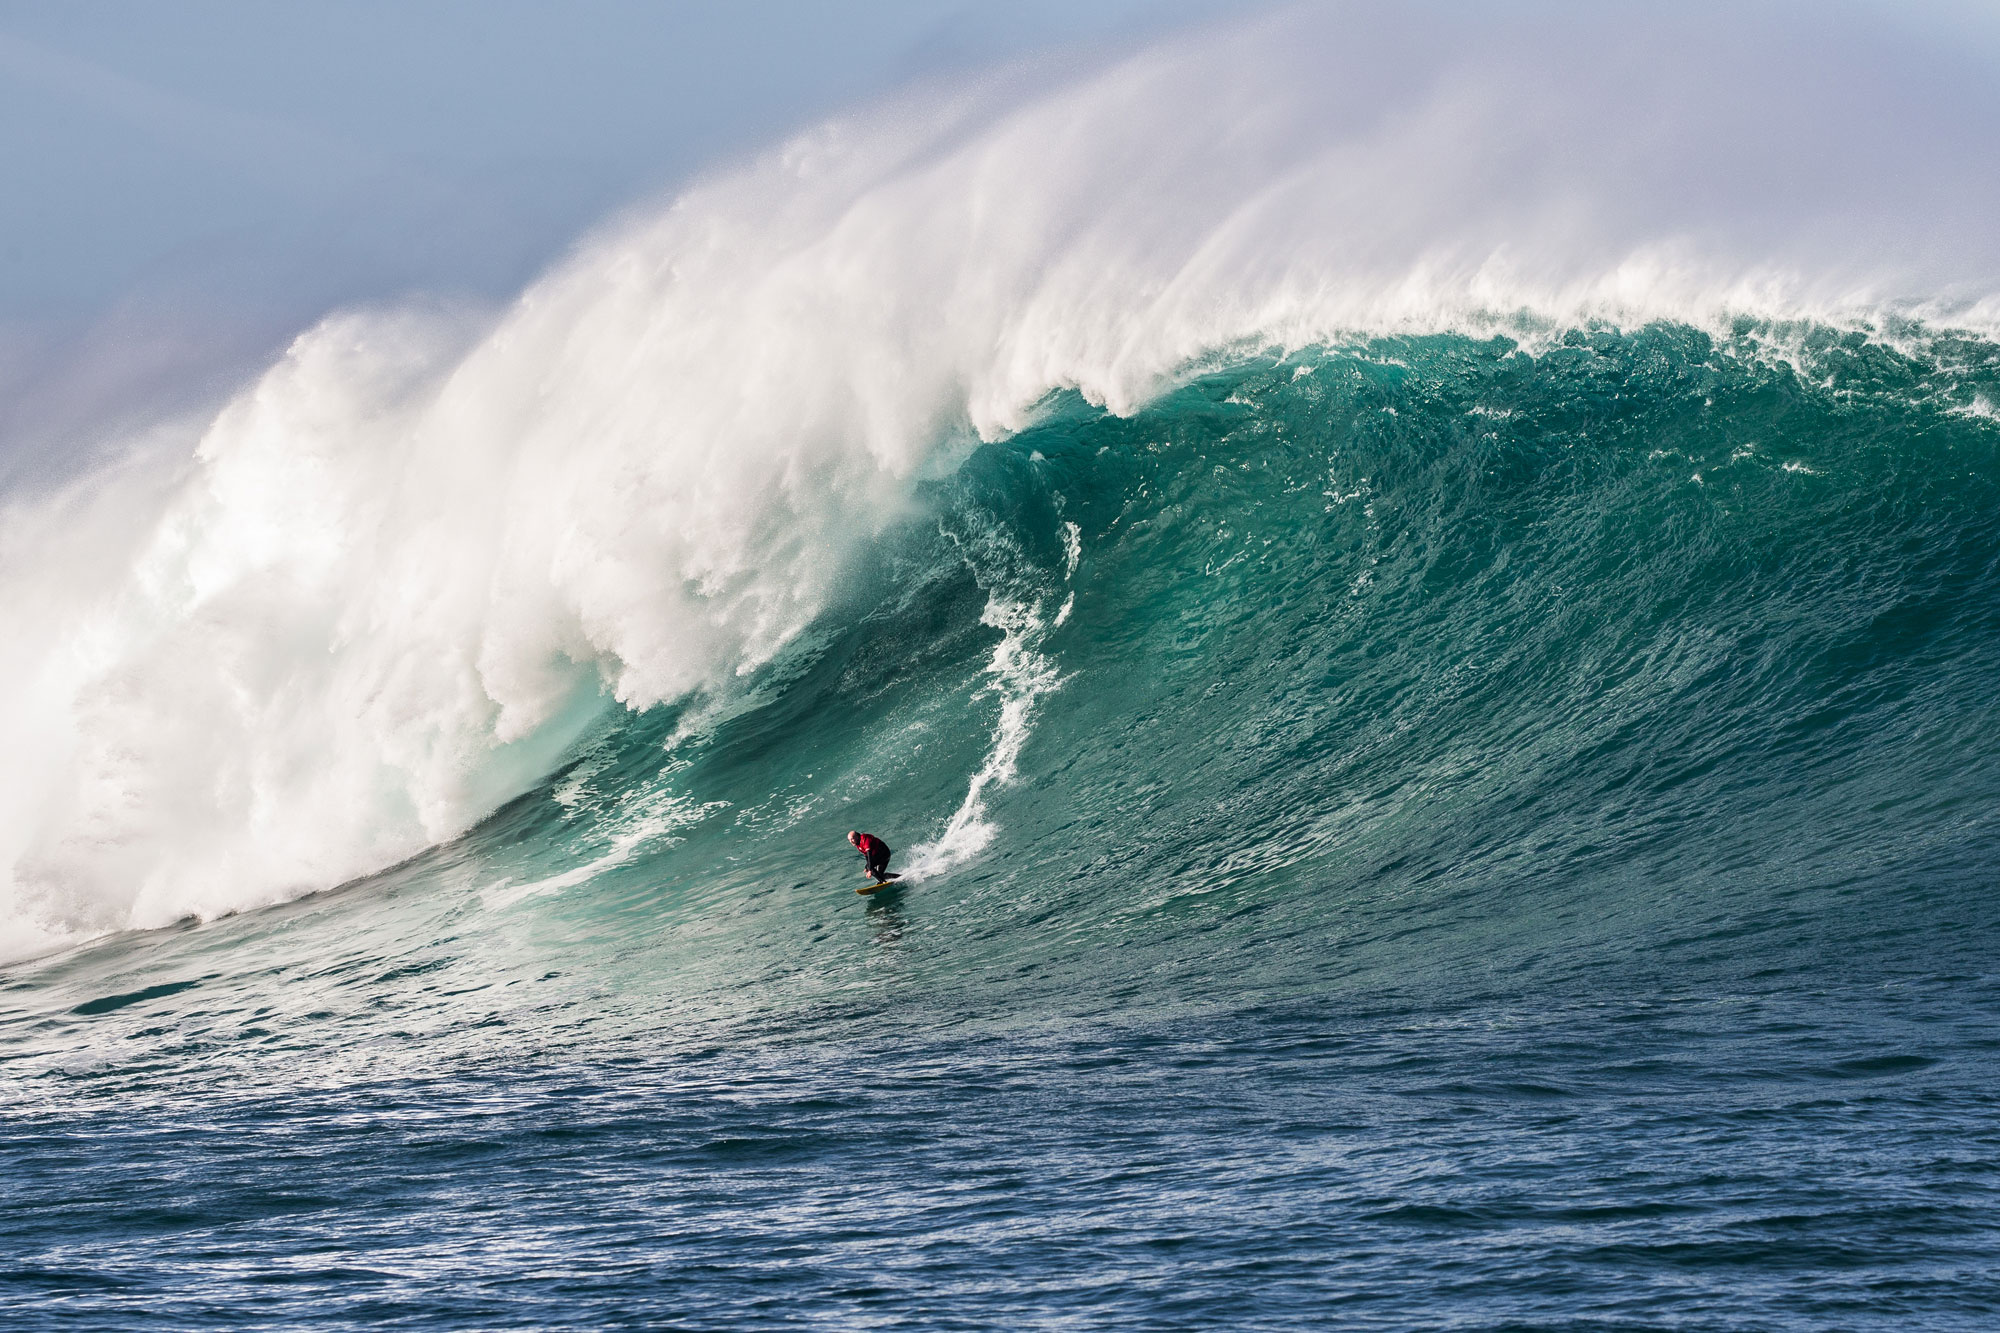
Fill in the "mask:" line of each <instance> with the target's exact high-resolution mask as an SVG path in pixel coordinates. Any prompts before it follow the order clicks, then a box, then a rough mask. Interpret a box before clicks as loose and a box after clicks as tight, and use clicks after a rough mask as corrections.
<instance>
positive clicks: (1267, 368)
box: [0, 324, 2000, 1329]
mask: <svg viewBox="0 0 2000 1333" xmlns="http://www.w3.org/2000/svg"><path fill="white" fill-rule="evenodd" d="M1525 336H1526V335H1520V336H1519V337H1510V338H1500V337H1495V338H1491V339H1483V338H1472V337H1463V336H1427V337H1412V338H1406V339H1376V340H1373V341H1367V342H1363V343H1358V344H1355V345H1351V346H1341V347H1333V348H1319V349H1314V350H1311V351H1308V352H1303V353H1292V354H1287V355H1282V356H1280V355H1277V354H1254V355H1253V354H1241V355H1237V356H1233V357H1231V358H1228V359H1227V360H1226V361H1223V362H1218V363H1217V365H1218V368H1216V369H1214V370H1212V371H1210V372H1209V373H1206V374H1201V375H1198V376H1195V377H1193V378H1191V379H1189V380H1188V381H1186V382H1185V384H1184V385H1183V387H1181V388H1179V389H1178V390H1176V391H1174V392H1172V393H1170V394H1168V395H1167V396H1165V397H1164V398H1162V399H1160V400H1158V401H1156V402H1154V403H1153V404H1152V405H1151V406H1149V407H1147V408H1145V409H1144V410H1142V411H1139V412H1138V413H1136V414H1135V415H1132V416H1129V417H1122V418H1121V417H1116V416H1111V415H1107V414H1105V413H1103V412H1101V411H1098V410H1096V409H1094V408H1091V407H1088V406H1087V405H1085V404H1083V403H1082V402H1080V401H1078V400H1075V399H1073V398H1066V397H1058V398H1055V399H1052V400H1050V401H1049V402H1048V403H1046V404H1044V406H1043V409H1042V411H1041V413H1040V415H1039V418H1038V424H1036V425H1034V426H1033V427H1031V428H1030V429H1027V430H1026V431H1024V432H1022V433H1020V434H1018V435H1016V436H1014V437H1013V438H1011V439H1008V440H1006V441H1005V442H1003V443H998V444H989V445H983V446H979V447H978V448H976V449H975V450H974V451H973V452H972V453H971V454H970V456H969V457H968V458H967V459H966V461H965V462H964V463H963V464H962V466H959V467H958V468H957V469H956V470H955V471H954V472H952V473H951V474H950V475H948V476H945V477H942V478H940V479H938V480H937V481H935V482H934V483H932V484H930V485H929V487H928V489H927V490H926V492H925V493H924V495H923V496H922V497H921V504H920V505H918V506H917V507H916V509H915V510H913V511H912V512H911V513H910V514H909V515H907V516H906V517H905V518H904V519H902V520H901V521H900V522H899V523H898V525H897V526H895V527H894V528H893V529H892V530H891V531H890V533H889V534H888V536H887V537H886V538H885V540H884V541H883V542H881V543H880V544H878V545H877V546H876V547H875V548H873V551H872V554H871V555H870V556H869V557H868V560H867V562H866V567H865V569H864V570H863V572H862V576H861V577H860V578H859V579H858V581H856V583H855V584H854V586H853V589H852V591H851V593H850V594H849V595H848V596H847V597H846V600H845V601H844V603H843V604H842V605H840V606H838V607H837V608H835V610H834V611H833V612H831V613H829V614H827V615H825V616H823V617H821V619H820V621H819V622H818V623H817V624H816V626H815V628H814V630H813V632H812V633H811V634H809V635H807V636H806V638H805V639H803V640H801V641H798V642H796V643H795V644H794V645H793V646H792V647H791V648H790V649H788V650H787V652H786V653H784V654H783V655H781V656H780V657H779V659H778V660H776V661H774V662H772V663H770V664H769V665H768V666H766V667H765V668H764V669H763V670H762V671H761V672H760V673H759V674H758V675H757V676H756V677H755V678H753V679H751V680H749V681H746V682H745V683H744V688H743V689H742V690H741V691H740V692H739V693H737V694H734V695H730V696H728V697H726V698H706V699H703V700H698V701H696V702H694V703H691V704H686V705H681V706H676V707H665V708H656V709H653V710H650V711H647V712H644V713H638V714H633V713H628V712H626V711H624V710H622V709H617V708H607V710H606V711H605V712H604V713H603V714H602V715H601V717H600V720H599V721H598V723H597V724H596V729H595V730H594V731H593V732H592V733H591V734H589V735H588V736H586V737H585V739H584V740H583V741H581V742H580V743H579V744H578V745H577V746H576V748H575V749H574V750H573V751H572V753H571V755H570V756H569V758H568V759H567V760H566V761H565V762H564V764H563V765H562V766H561V767H560V769H559V770H558V771H557V772H555V773H554V774H553V775H552V776H551V777H549V778H548V780H547V781H546V782H544V783H543V784H541V785H540V786H539V787H538V788H537V789H536V790H534V791H532V792H530V793H529V794H528V795H526V796H523V797H521V798H520V799H518V800H515V801H513V802H512V803H511V804H509V805H507V806H506V807H504V808H503V809H502V810H500V811H499V812H498V813H497V814H496V815H494V816H493V817H492V818H490V819H488V820H487V821H486V822H484V823H483V824H482V825H481V826H480V827H478V828H477V829H476V830H475V831H474V832H472V833H471V834H469V835H468V836H466V837H464V838H462V839H460V840H458V841H456V842H454V843H451V844H450V845H447V846H443V847H440V848H436V849H434V850H432V851H430V852H428V853H425V854H424V855H422V856H420V857H418V858H417V859H415V860H414V861H411V862H409V863H407V864H405V865H403V866H401V867H398V868H397V869H394V870H392V871H389V872H387V873H385V874H382V875H379V876H377V877H375V878H372V879H369V880H367V881H364V882H361V883H357V884H353V885H350V886H347V887H345V888H343V889H340V890H338V891H335V892H331V893H326V894H321V895H319V896H316V897H312V898H309V899H306V900H303V901H300V902H295V903H292V904H289V905H284V906H279V907H274V908H269V909H265V910H261V911H256V912H250V913H245V914H242V915H239V916H234V917H228V918H225V919H222V920H218V921H214V922H209V923H206V924H195V923H187V924H184V925H182V926H180V927H177V928H173V929H169V930H165V931H157V932H150V933H144V934H137V935H122V936H115V937H112V938H109V939H106V940H103V941H100V942H98V943H95V944H92V945H89V946H87V947H84V948H82V949H79V950H74V951H71V952H69V953H66V954H62V955H59V956H56V957H53V958H49V959H44V960H42V961H39V962H33V963H27V964H20V965H16V966H14V967H12V968H11V969H9V970H8V972H7V973H6V974H5V979H4V985H5V990H4V1001H0V1006H4V1007H0V1018H3V1019H4V1027H0V1040H4V1047H0V1052H4V1057H5V1060H6V1069H7V1077H6V1082H5V1085H4V1103H0V1115H4V1120H0V1145H3V1146H0V1150H4V1154H5V1163H6V1165H5V1172H4V1177H0V1180H4V1184H0V1191H4V1194H0V1201H3V1202H4V1211H0V1237H4V1250H5V1252H6V1253H7V1255H8V1256H9V1258H8V1261H7V1264H6V1266H5V1267H6V1273H5V1276H6V1287H5V1294H4V1296H0V1301H4V1304H5V1309H6V1312H7V1319H8V1323H9V1325H10V1326H12V1327H20V1328H30V1327H50V1328H55V1327H104V1328H169V1327H171V1328H180V1327H204V1328H232V1327H282V1326H292V1325H304V1324H312V1325H317V1326H329V1327H357V1328H359V1327H368V1328H381V1327H410V1328H444V1327H482V1328H515V1327H618V1326H640V1325H644V1326H676V1327H690V1328H724V1327H729V1328H741V1327H759V1326H769V1325H776V1324H780V1323H789V1322H795V1321H808V1320H821V1321H826V1322H832V1323H838V1324H841V1325H847V1326H872V1325H882V1326H897V1327H927V1328H928V1327H939V1328H951V1327H1035V1326H1057V1325H1078V1324H1090V1325H1103V1326H1131V1327H1159V1328H1166V1327H1186V1326H1210V1327H1242V1328H1254V1327H1299V1326H1305V1325H1331V1326H1343V1327H1356V1328H1369V1327H1385V1328H1410V1327H1463V1328H1593V1327H1596V1328H1718V1327H1728V1328H1764V1329H1824V1328H1884V1329H1888V1328H1898V1329H1901V1328H1914V1327H1923V1328H1932V1329H1953V1328H1963V1329H1985V1328H1990V1327H1992V1326H1993V1325H1994V1323H1995V1321H1996V1319H2000V1279H1996V1278H1995V1276H1994V1274H1995V1273H1996V1272H2000V1230H1996V1225H1995V1223H1994V1220H1993V1219H1994V1217H1995V1216H1996V1207H2000V1168H1996V1166H1995V1162H1996V1160H2000V1086H1996V1081H1995V1079H1994V1076H1993V1069H1994V1060H1995V1056H1996V1051H2000V1027H1996V1024H1995V1016H1996V1007H2000V985H1996V979H1995V976H1994V974H1993V971H1992V959H1993V957H1994V956H1995V947H1996V944H2000V910H1996V907H1995V898H1994V894H1993V871H1994V868H1995V866H1996V865H2000V823H1996V819H1995V808H1996V798H2000V767H1996V760H2000V714H1996V705H2000V655H1996V653H1995V651H1994V645H1995V643H1996V641H2000V640H1997V639H1996V631H2000V458H1996V452H2000V426H1996V424H1995V419H1994V418H1995V411H1994V404H1995V403H1996V402H2000V347H1996V346H1994V345H1993V344H1991V343H1987V342H1983V341H1979V340H1977V339H1972V338H1961V337H1954V336H1948V335H1941V334H1937V333H1934V332H1924V331H1922V330H1904V331H1902V332H1900V333H1897V334H1896V335H1895V336H1890V334H1889V333H1887V332H1884V331H1881V330H1877V331H1875V332H1874V333H1873V334H1868V333H1864V332H1859V331H1840V330H1831V329H1827V328H1824V327H1812V326H1801V327H1797V328H1775V327H1770V326H1757V327H1752V326H1748V325H1745V326H1743V327H1740V328H1738V329H1737V330H1735V331H1734V332H1733V333H1727V334H1725V333H1719V332H1718V333H1711V332H1701V331H1697V330H1695V329H1692V328H1689V327H1685V326H1679V325H1672V324H1662V325H1654V326H1649V327H1644V328H1639V329H1634V330H1627V331H1622V332H1621V331H1616V330H1611V329H1597V330H1588V329H1586V330H1582V331H1572V332H1567V333H1564V332H1560V331H1556V332H1550V333H1545V334H1541V335H1537V336H1536V337H1535V338H1534V339H1532V340H1530V341H1522V340H1521V338H1524V337H1525ZM856 827H859V828H866V829H871V830H874V831H876V832H878V833H880V834H882V835H883V836H884V837H886V838H887V839H888V840H889V841H890V842H891V843H893V844H894V845H896V846H897V847H898V848H899V849H901V850H899V854H898V855H899V860H898V864H908V865H912V866H914V867H915V869H914V873H913V874H912V875H911V877H910V879H909V880H908V881H907V882H906V884H905V885H904V886H902V887H899V888H897V889H895V890H892V891H890V892H887V893H884V894H882V895H880V896H878V897H875V898H872V899H864V898H861V897H857V896H855V895H854V894H853V893H852V892H851V891H850V890H851V889H852V887H853V886H854V885H855V884H857V883H859V882H860V879H859V867H858V865H857V864H856V860H855V858H854V857H853V855H852V853H851V852H849V851H848V849H847V848H846V846H845V844H844V842H843V840H842V839H843V834H844V833H845V832H846V831H847V830H848V829H849V828H856Z"/></svg>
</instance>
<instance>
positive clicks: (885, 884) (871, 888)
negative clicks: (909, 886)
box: [855, 875, 902, 895]
mask: <svg viewBox="0 0 2000 1333" xmlns="http://www.w3.org/2000/svg"><path fill="white" fill-rule="evenodd" d="M896 878H897V879H901V878H902V876H900V875H898V876H897V877H896ZM895 884H896V880H894V879H878V880H876V881H875V882H874V883H873V884H870V885H867V886H866V887H864V888H859V889H856V890H855V892H856V893H859V894H863V895H867V894H870V893H878V892H880V891H881V890H883V889H888V888H894V887H895Z"/></svg>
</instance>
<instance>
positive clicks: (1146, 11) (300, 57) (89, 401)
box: [0, 0, 1246, 476]
mask: <svg viewBox="0 0 2000 1333" xmlns="http://www.w3.org/2000/svg"><path fill="white" fill-rule="evenodd" d="M1231 7H1232V6H1230V5H1228V4H1226V3H1223V2H1222V0H1008V3H1006V4H1004V5H999V4H980V3H966V2H964V0H866V2H856V3H810V2H808V0H734V2H733V3H729V4H720V3H706V4H692V3H674V2H672V0H562V3H553V2H552V0H339V3H313V2H310V0H285V2H284V3H271V2H270V0H174V2H173V3H171V4H165V3H157V2H156V0H64V3H60V4H57V3H49V2H48V0H0V182H4V186H3V187H0V476H4V474H6V473H8V472H15V473H18V472H19V471H20V469H21V467H22V466H23V464H22V460H23V459H24V458H31V457H39V458H42V459H43V460H47V459H49V458H56V459H60V458H62V457H65V456H74V455H77V454H78V453H79V452H81V451H87V449H88V447H89V444H90V442H91V441H92V440H95V439H99V438H102V437H103V436H105V435H107V434H110V433H115V431H116V429H117V422H118V420H119V418H120V417H121V415H129V414H132V413H138V414H140V415H141V416H157V415H159V414H160V413H161V412H162V411H171V410H173V409H174V408H176V407H179V408H184V409H194V408H198V407H199V406H200V405H202V404H203V403H205V402H207V401H209V400H211V399H212V398H214V397H215V396H216V395H217V394H219V393H221V392H224V391H225V390H226V388H227V387H228V386H229V385H230V384H233V383H236V382H237V381H238V380H240V377H241V376H242V374H243V373H244V370H245V369H246V367H248V366H250V365H253V364H256V363H259V362H261V361H262V360H265V359H268V357H269V355H270V354H271V353H272V352H273V351H274V350H275V349H276V348H278V347H281V346H282V345H283V343H284V342H285V341H286V340H287V339H288V338H289V337H290V336H291V335H292V334H293V333H295V332H296V331H297V330H298V329H299V328H300V327H302V326H304V325H305V324H308V323H310V322H311V321H312V320H313V319H315V318H316V317H317V316H318V315H320V314H322V313H324V312H325V311H327V310H329V309H333V308H336V307H339V306H342V305H347V304H353V303H360V302H368V301H375V300H384V299H391V298H394V297H397V296H399V295H402V294H405V293H409V292H412V291H425V292H437V293H441V294H445V295H451V296H471V297H475V298H484V299H494V300H498V299H504V298H505V297H506V296H508V295H509V294H511V293H513V292H515V291H517V290H519V289H520V287H521V286H522V285H524V284H525V283H526V281H527V280H528V279H530V278H531V277H532V276H533V275H534V274H535V273H536V272H538V271H540V270H541V269H542V268H544V267H545V266H546V265H547V264H548V263H549V262H550V261H551V260H552V259H553V258H555V257H556V256H558V255H559V254H561V253H562V251H563V250H564V249H565V248H566V247H567V246H568V245H570V244H571V243H573V242H574V241H575V240H576V239H577V238H578V237H579V236H581V235H582V234H583V233H585V232H587V231H588V230H589V229H590V227H591V226H592V225H593V224H594V223H596V222H598V221H600V220H602V219H603V218H605V217H606V216H608V215H610V214H611V213H613V212H614V211H615V210H617V209H618V208H620V207H621V206H624V205H627V204H630V203H632V202H635V201H638V200H642V199H645V198H647V197H650V196H653V195H657V194H660V193H662V192H665V191H668V190H671V188H672V187H673V186H674V185H675V184H676V183H677V182H680V181H683V180H685V179H687V178H688V176H689V175H690V173H693V172H696V171H699V170H700V169H702V168H703V167H704V166H710V165H714V164H717V163H720V162H726V161H727V160H729V159H730V158H731V157H733V156H736V155H740V154H744V153H748V152H751V151H754V150H755V149H757V148H759V147H761V146H763V145H765V144H768V143H770V142H772V141H773V140H775V139H778V138H779V137H781V136H783V135H784V134H785V133H786V132H788V131H790V130H793V129H796V128H799V127H801V126H803V125H805V124H808V123H810V122H811V121H813V120H815V119H817V118H819V117H822V116H824V115H826V114H829V113H831V112H834V111H836V110H838V109H839V108H841V107H842V106H844V105H848V104H851V103H853V102H856V101H858V100H865V99H866V98H868V97H870V96H872V95H878V94H881V93H884V92H886V91H888V90H891V89H893V88H896V87H898V86H900V85H904V84H907V83H909V82H912V81H915V80H921V79H925V78H948V77H951V76H952V75H953V74H954V72H956V71H962V70H966V69H972V68H976V67H979V66H983V65H989V64H992V63H994V62H997V61H1003V60H1008V59H1014V58H1021V57H1024V56H1031V55H1033V54H1035V53H1037V52H1039V51H1043V50H1049V49H1056V48H1060V47H1063V46H1067V45H1074V44H1077V43H1086V44H1088V43H1116V42H1123V41H1129V40H1132V39H1134V38H1136V37H1140V36H1143V35H1144V33H1145V32H1147V31H1150V30H1153V29H1156V28H1158V27H1160V26H1164V25H1168V24H1174V23H1179V22H1185V21H1188V20H1189V19H1191V18H1194V17H1198V16H1200V15H1201V14H1203V13H1207V12H1210V11H1213V10H1216V9H1218V8H1231ZM1233 7H1234V8H1244V7H1246V6H1244V5H1242V4H1238V5H1235V6H1233Z"/></svg>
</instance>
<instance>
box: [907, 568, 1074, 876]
mask: <svg viewBox="0 0 2000 1333" xmlns="http://www.w3.org/2000/svg"><path fill="white" fill-rule="evenodd" d="M979 619H980V623H981V624H984V625H992V626H993V627H995V628H996V629H998V630H999V631H1000V632H1001V638H1000V642H999V643H997V644H995V645H994V647H993V656H992V657H991V658H990V659H989V660H988V661H987V664H986V675H987V677H988V678H989V682H990V683H989V685H988V691H989V692H990V693H991V694H992V695H993V696H994V697H997V698H998V699H999V701H1000V716H999V719H998V721H997V722H996V723H995V724H994V727H993V745H992V748H991V749H990V750H988V751H987V754H986V759H985V761H984V762H983V763H981V764H980V766H979V769H978V771H976V772H975V773H974V774H973V775H972V781H971V782H970V783H969V784H968V785H967V787H966V792H965V799H964V800H963V801H961V802H960V803H959V806H958V809H957V810H955V811H954V812H953V813H952V816H951V818H950V819H949V820H948V821H946V824H945V828H944V832H943V833H941V834H939V835H938V836H937V838H935V839H934V840H932V841H931V842H928V843H923V844H921V845H919V846H916V847H913V848H911V849H910V859H909V868H908V870H907V871H906V872H905V873H906V874H907V875H908V876H909V877H910V878H911V879H913V880H916V879H926V878H931V877H934V876H937V875H941V874H943V873H945V872H946V871H949V870H951V869H953V868H955V867H957V866H960V865H963V864H965V863H966V862H967V861H970V860H971V859H972V858H974V857H975V856H977V855H979V853H981V852H983V851H985V850H986V848H987V847H988V846H990V845H991V844H992V842H993V839H994V838H995V836H997V835H998V833H999V829H998V827H997V826H996V825H995V824H994V823H993V821H992V820H991V819H990V818H989V817H988V815H987V809H986V798H987V796H988V794H989V793H990V792H991V790H992V789H993V788H995V787H1004V786H1006V785H1008V784H1009V783H1011V782H1013V781H1014V780H1015V777H1016V774H1017V772H1018V766H1019V763H1020V759H1021V748H1022V747H1023V746H1024V745H1026V744H1027V743H1028V735H1029V732H1030V729H1031V724H1032V722H1033V719H1034V712H1035V705H1036V704H1037V703H1038V702H1040V700H1041V699H1042V698H1043V696H1045V695H1047V694H1048V693H1049V692H1050V691H1051V690H1054V689H1057V688H1058V687H1060V686H1061V684H1062V679H1063V678H1062V673H1061V672H1060V671H1058V670H1057V668H1056V664H1055V661H1054V660H1053V659H1052V658H1050V657H1049V656H1048V655H1047V654H1045V653H1043V652H1042V651H1041V645H1042V641H1043V640H1044V639H1046V638H1047V637H1048V633H1049V625H1048V623H1047V622H1046V621H1044V620H1043V618H1042V614H1041V608H1040V606H1039V605H1038V604H1037V603H1036V602H1034V601H1028V600H1016V599H1014V598H1012V597H1008V596H1004V595H1000V594H995V595H993V596H991V597H989V598H988V599H987V602H986V609H985V610H984V611H983V612H982V613H981V615H980V618H979Z"/></svg>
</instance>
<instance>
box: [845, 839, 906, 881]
mask: <svg viewBox="0 0 2000 1333" xmlns="http://www.w3.org/2000/svg"><path fill="white" fill-rule="evenodd" d="M847 840H848V841H849V842H851V843H853V844H854V845H855V847H856V848H857V849H859V851H860V852H861V861H862V864H863V865H866V866H867V867H868V875H869V877H870V878H872V879H873V880H874V881H875V882H876V883H877V884H887V883H888V882H889V881H890V880H892V879H895V878H896V876H895V875H892V874H890V873H889V857H890V856H891V855H892V854H893V853H891V851H890V850H889V844H888V843H886V842H884V841H882V840H881V839H880V838H878V837H876V836H875V835H874V834H872V833H849V834H848V835H847Z"/></svg>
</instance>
